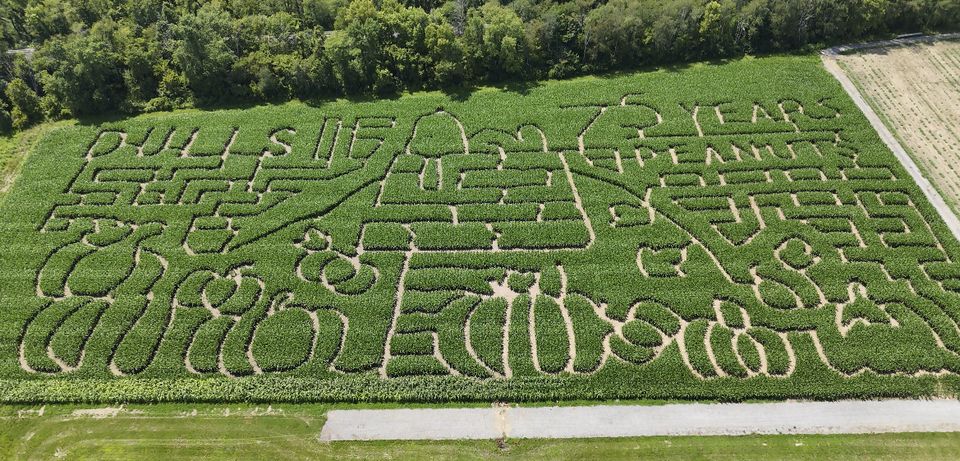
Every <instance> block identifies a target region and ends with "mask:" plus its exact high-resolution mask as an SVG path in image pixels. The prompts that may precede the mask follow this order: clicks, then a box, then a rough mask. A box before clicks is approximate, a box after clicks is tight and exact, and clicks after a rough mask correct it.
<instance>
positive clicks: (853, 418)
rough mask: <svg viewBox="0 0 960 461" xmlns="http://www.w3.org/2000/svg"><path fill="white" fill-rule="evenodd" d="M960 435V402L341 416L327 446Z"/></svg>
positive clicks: (324, 434) (329, 427) (331, 421)
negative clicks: (350, 442)
mask: <svg viewBox="0 0 960 461" xmlns="http://www.w3.org/2000/svg"><path fill="white" fill-rule="evenodd" d="M954 431H960V401H957V400H874V401H862V400H841V401H835V402H779V403H725V404H724V403H720V404H708V403H689V404H669V405H656V406H627V405H597V406H574V407H505V406H499V405H494V406H493V407H490V408H436V409H431V408H421V409H394V410H333V411H330V412H329V413H328V414H327V421H326V424H324V426H323V429H322V431H321V433H320V440H321V441H346V440H450V439H498V438H593V437H600V438H603V437H642V436H700V435H747V434H797V435H801V434H874V433H887V432H954Z"/></svg>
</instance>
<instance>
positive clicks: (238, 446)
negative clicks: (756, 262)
mask: <svg viewBox="0 0 960 461" xmlns="http://www.w3.org/2000/svg"><path fill="white" fill-rule="evenodd" d="M39 408H40V407H25V406H3V407H0V458H2V459H67V460H70V459H98V460H110V459H139V460H151V459H163V460H176V459H204V460H220V459H224V460H228V459H229V460H234V459H393V460H397V459H411V460H412V459H465V460H475V459H476V460H484V459H505V460H508V459H524V460H541V459H543V460H558V459H604V460H617V459H657V460H674V459H676V460H690V459H738V460H777V459H800V460H804V459H857V460H912V459H924V460H926V459H944V460H946V459H958V458H960V437H957V435H956V434H951V433H943V434H939V433H911V434H873V435H750V436H739V437H640V438H617V439H571V440H539V439H537V440H522V439H509V440H505V441H494V440H478V441H434V442H400V441H379V442H334V443H325V442H320V441H319V440H318V435H319V433H320V429H321V428H322V426H323V423H324V420H325V413H326V411H327V410H329V409H330V408H331V407H330V406H325V405H274V406H267V405H259V406H253V405H204V404H198V405H188V404H163V405H131V406H124V407H123V410H122V411H120V412H118V413H116V414H115V415H113V416H111V413H112V412H113V411H111V410H109V408H108V409H104V407H89V406H77V405H64V406H46V407H43V415H42V416H39V415H37V411H38V410H39ZM84 413H86V415H87V416H81V414H84ZM96 415H99V416H96Z"/></svg>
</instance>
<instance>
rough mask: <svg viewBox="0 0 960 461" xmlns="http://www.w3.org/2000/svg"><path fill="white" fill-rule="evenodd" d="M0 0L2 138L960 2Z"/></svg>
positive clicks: (647, 58)
mask: <svg viewBox="0 0 960 461" xmlns="http://www.w3.org/2000/svg"><path fill="white" fill-rule="evenodd" d="M482 1H483V0H219V1H217V0H212V1H200V0H0V52H2V53H0V132H6V131H11V130H22V129H24V128H27V127H29V126H31V125H33V124H36V123H38V122H41V121H43V120H47V119H51V120H53V119H61V118H65V117H83V116H92V115H98V114H106V113H129V114H135V113H141V112H150V111H159V110H171V109H176V108H183V107H205V106H213V105H220V104H238V103H249V102H259V101H283V100H288V99H292V98H302V99H311V98H326V97H334V96H340V95H348V96H350V95H362V94H377V95H385V94H394V93H397V92H401V91H406V90H418V89H425V88H441V87H448V86H462V85H469V84H482V83H499V82H508V81H509V82H513V81H523V80H530V79H540V78H564V77H569V76H573V75H579V74H585V73H591V72H603V71H608V70H614V69H630V68H637V67H639V66H647V65H659V64H667V63H674V62H684V61H692V60H702V59H714V58H726V57H734V56H739V55H743V54H746V53H770V52H782V51H789V50H798V49H800V50H802V49H805V48H808V47H812V46H820V45H823V44H830V43H840V42H850V41H855V40H859V39H864V38H869V37H883V36H888V35H890V34H892V33H898V32H914V31H938V30H949V29H955V28H957V27H958V25H960V2H958V1H956V0H501V1H502V2H503V3H501V2H498V1H497V0H490V1H487V2H486V3H482Z"/></svg>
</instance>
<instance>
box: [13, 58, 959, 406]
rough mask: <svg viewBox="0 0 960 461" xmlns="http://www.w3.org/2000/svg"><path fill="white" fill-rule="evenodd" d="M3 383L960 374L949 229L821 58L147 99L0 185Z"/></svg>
mask: <svg viewBox="0 0 960 461" xmlns="http://www.w3.org/2000/svg"><path fill="white" fill-rule="evenodd" d="M2 209H3V216H4V224H3V231H2V234H0V242H2V244H3V247H4V257H3V262H2V267H0V275H2V277H3V279H2V280H3V291H2V294H0V300H2V304H0V306H2V307H0V320H2V322H0V334H2V335H0V346H2V350H0V359H2V368H0V376H2V378H3V379H2V381H0V392H2V395H3V398H4V399H5V400H8V401H31V400H37V399H47V400H110V399H135V400H136V399H139V400H177V399H184V400H189V399H206V400H211V399H213V400H242V399H260V400H406V401H449V400H483V399H488V400H489V399H514V400H545V399H606V398H705V399H745V398H790V397H811V398H841V397H870V396H884V395H934V394H943V393H949V392H951V389H954V388H955V386H956V383H957V381H956V380H955V377H956V374H957V373H958V372H960V328H958V323H957V322H958V321H960V264H958V258H960V251H958V250H960V248H958V245H957V242H956V241H955V240H953V238H952V236H951V235H950V233H949V232H948V231H947V230H946V229H945V226H944V225H943V224H942V222H941V220H940V218H939V216H937V215H936V213H935V212H934V211H933V209H932V208H931V207H930V206H929V204H928V203H927V201H926V199H925V198H924V196H923V194H922V193H921V192H920V191H919V190H918V189H917V187H916V186H915V184H914V183H913V182H912V181H911V179H910V176H909V175H908V174H906V173H905V172H904V170H903V169H902V168H901V166H900V165H899V164H898V163H897V162H896V160H895V159H894V157H893V155H892V154H891V153H890V152H888V151H887V150H886V149H885V148H884V147H883V144H882V143H881V142H880V141H879V139H878V138H877V137H876V135H875V133H874V132H873V131H872V130H871V129H870V126H869V124H868V123H867V122H866V120H865V119H864V118H863V116H862V115H861V114H860V113H859V112H857V111H856V109H855V106H854V105H853V104H852V103H851V102H850V101H849V100H848V98H847V97H846V95H845V94H844V93H843V92H842V90H841V89H840V87H839V85H838V84H837V83H836V82H834V81H833V80H831V78H830V77H829V76H828V75H827V74H826V73H825V72H824V71H823V70H822V69H820V68H819V67H818V63H817V61H816V60H815V59H811V58H766V59H756V60H745V61H740V62H735V63H731V64H725V65H722V66H704V67H695V68H692V69H688V70H683V71H678V72H658V73H650V74H641V75H633V76H625V77H614V78H607V79H586V80H577V81H572V82H553V83H548V84H545V85H543V86H540V87H537V88H533V89H530V90H528V91H526V92H524V93H523V94H519V93H516V92H511V91H503V90H481V91H478V92H475V93H474V94H472V95H471V96H469V98H466V99H462V98H460V99H457V98H451V97H447V96H444V95H440V94H423V95H414V96H405V97H402V98H399V99H396V100H388V101H379V102H369V103H347V102H333V103H327V104H323V105H320V106H318V107H311V106H308V105H304V104H292V105H287V106H280V107H267V108H257V109H248V110H229V111H218V112H201V113H187V114H175V115H159V116H156V115H155V116H145V117H139V118H135V119H130V120H125V121H120V122H112V123H107V124H104V125H99V126H78V127H73V128H67V129H64V130H61V131H59V132H57V133H55V134H53V135H51V136H50V137H48V138H47V139H46V140H44V141H43V142H42V143H41V145H40V147H39V149H38V151H37V152H36V153H35V154H34V155H33V156H32V157H31V159H30V161H29V163H28V165H27V166H26V168H25V171H24V174H23V176H22V178H21V179H20V180H19V182H18V183H17V184H16V186H15V188H14V191H13V192H12V193H11V195H10V196H9V197H8V199H7V200H6V202H5V203H4V204H3V208H2Z"/></svg>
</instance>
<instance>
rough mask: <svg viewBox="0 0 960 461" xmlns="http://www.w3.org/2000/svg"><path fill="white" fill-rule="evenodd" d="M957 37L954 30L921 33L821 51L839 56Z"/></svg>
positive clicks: (823, 53) (827, 54)
mask: <svg viewBox="0 0 960 461" xmlns="http://www.w3.org/2000/svg"><path fill="white" fill-rule="evenodd" d="M956 39H960V32H953V33H949V34H936V35H919V36H913V37H902V38H893V39H890V40H878V41H875V42H866V43H854V44H847V45H838V46H834V47H830V48H826V49H824V50H823V51H821V52H820V53H821V54H822V55H824V56H837V55H841V54H844V53H849V52H851V51H862V50H870V49H875V48H885V47H889V46H904V45H912V44H914V43H930V42H936V41H940V40H956Z"/></svg>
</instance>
